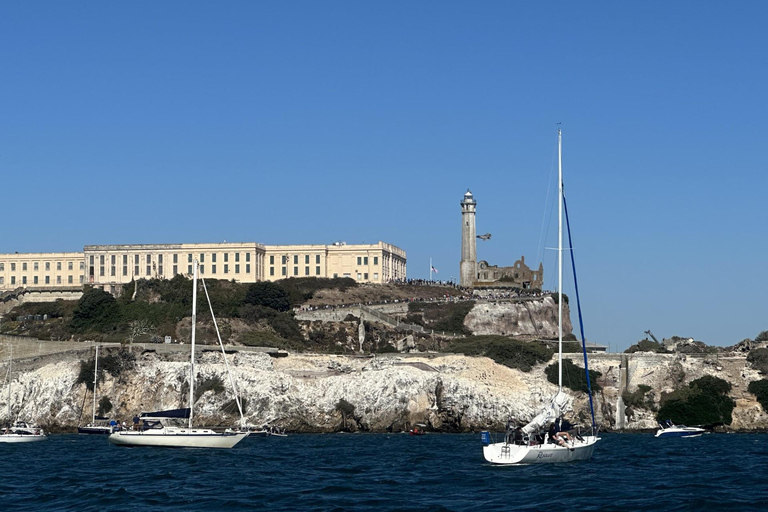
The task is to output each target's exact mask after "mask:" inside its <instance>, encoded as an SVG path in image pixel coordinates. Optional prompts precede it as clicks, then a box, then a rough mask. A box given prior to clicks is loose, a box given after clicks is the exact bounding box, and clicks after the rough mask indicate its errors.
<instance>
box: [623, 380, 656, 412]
mask: <svg viewBox="0 0 768 512" xmlns="http://www.w3.org/2000/svg"><path fill="white" fill-rule="evenodd" d="M650 390H651V386H647V385H645V384H640V385H639V386H637V389H636V390H635V391H633V392H631V393H630V392H629V391H626V390H625V391H624V392H623V393H622V394H621V399H622V400H623V401H624V405H625V406H626V407H632V408H633V409H649V410H654V408H655V404H654V402H653V399H651V398H649V397H646V396H645V395H646V393H648V392H649V391H650Z"/></svg>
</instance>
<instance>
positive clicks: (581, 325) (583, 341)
mask: <svg viewBox="0 0 768 512" xmlns="http://www.w3.org/2000/svg"><path fill="white" fill-rule="evenodd" d="M563 210H565V224H566V226H567V227H568V245H569V246H571V247H573V238H572V237H571V222H570V219H569V218H568V205H567V204H566V201H565V194H563ZM571 266H572V267H573V287H574V289H575V291H576V309H577V310H578V312H579V330H580V331H581V349H582V352H583V354H584V373H585V375H586V377H587V394H588V395H589V410H590V413H591V414H592V435H596V433H597V429H596V428H595V405H594V403H593V401H592V383H591V382H590V380H589V363H588V362H587V341H586V340H587V338H586V337H585V336H584V320H583V318H582V316H581V299H580V298H579V282H578V280H577V279H576V260H575V258H574V257H573V251H571Z"/></svg>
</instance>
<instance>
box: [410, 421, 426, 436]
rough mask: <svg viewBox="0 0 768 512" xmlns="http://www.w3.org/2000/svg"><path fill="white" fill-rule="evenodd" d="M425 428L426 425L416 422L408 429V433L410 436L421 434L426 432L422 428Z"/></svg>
mask: <svg viewBox="0 0 768 512" xmlns="http://www.w3.org/2000/svg"><path fill="white" fill-rule="evenodd" d="M425 428H426V425H424V424H423V423H418V424H416V426H415V427H413V428H412V429H411V430H409V431H408V433H409V434H411V435H412V436H423V435H424V434H426V433H427V431H426V430H424V429H425Z"/></svg>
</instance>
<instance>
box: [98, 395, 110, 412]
mask: <svg viewBox="0 0 768 512" xmlns="http://www.w3.org/2000/svg"><path fill="white" fill-rule="evenodd" d="M97 411H98V412H97V414H98V415H99V416H104V415H105V414H109V413H110V411H112V401H111V400H110V399H109V397H107V396H103V397H101V399H100V400H99V408H98V410H97Z"/></svg>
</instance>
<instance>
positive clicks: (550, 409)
mask: <svg viewBox="0 0 768 512" xmlns="http://www.w3.org/2000/svg"><path fill="white" fill-rule="evenodd" d="M557 142H558V144H557V145H558V195H559V199H558V305H559V306H558V309H559V314H558V318H559V321H558V390H557V393H556V394H555V395H554V396H553V397H552V399H551V401H550V403H549V405H548V406H547V407H545V408H544V409H543V410H542V411H541V412H539V414H538V415H537V416H535V417H534V418H533V419H532V420H531V421H530V422H529V423H528V424H526V425H525V426H523V427H520V428H518V429H515V430H514V431H513V430H511V428H509V426H508V429H507V433H506V434H505V436H504V440H503V441H502V442H497V443H494V442H492V439H491V434H490V432H488V431H484V432H482V433H481V440H482V443H483V457H484V458H485V460H487V461H488V462H490V463H492V464H506V465H512V464H539V463H550V462H571V461H576V460H586V459H589V458H591V457H592V453H593V452H594V450H595V444H596V443H597V442H598V441H599V440H600V438H599V437H597V428H596V427H595V412H594V406H593V405H592V392H591V387H590V386H589V367H588V366H587V355H586V350H584V365H585V368H584V370H585V372H586V374H587V383H588V387H589V388H590V391H589V404H590V412H591V415H592V428H591V432H590V434H589V435H587V434H585V435H583V436H582V435H580V433H575V434H574V435H572V436H569V438H568V440H567V441H566V440H564V439H563V440H560V439H559V436H558V435H557V434H558V432H557V431H556V430H550V432H552V435H550V434H549V433H547V434H544V433H543V432H544V431H545V429H546V428H547V426H548V425H550V424H552V423H553V422H555V421H556V420H558V419H560V418H562V415H563V413H564V412H565V410H566V408H567V406H568V396H567V395H566V394H565V393H564V392H563V211H564V206H565V204H564V203H565V197H564V194H563V165H562V134H561V132H560V130H559V129H558V131H557ZM566 215H567V211H566ZM569 235H570V231H569ZM571 245H572V244H571ZM574 278H575V270H574ZM576 296H577V299H578V285H576ZM580 308H581V306H579V316H580V317H581V309H580ZM582 339H584V333H583V331H582Z"/></svg>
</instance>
